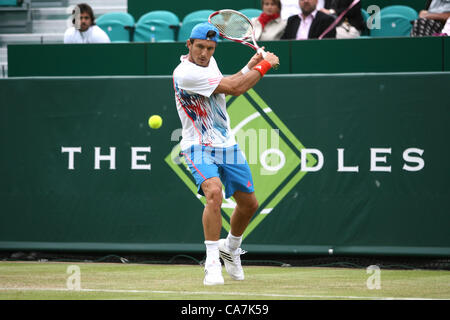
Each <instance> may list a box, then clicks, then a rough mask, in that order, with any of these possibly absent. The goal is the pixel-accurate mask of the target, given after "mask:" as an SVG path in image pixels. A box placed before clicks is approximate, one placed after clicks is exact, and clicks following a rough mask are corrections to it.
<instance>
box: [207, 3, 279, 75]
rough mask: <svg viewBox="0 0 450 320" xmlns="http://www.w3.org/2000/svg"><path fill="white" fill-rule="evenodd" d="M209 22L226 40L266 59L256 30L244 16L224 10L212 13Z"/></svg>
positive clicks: (233, 11) (237, 12)
mask: <svg viewBox="0 0 450 320" xmlns="http://www.w3.org/2000/svg"><path fill="white" fill-rule="evenodd" d="M208 22H209V23H211V24H213V25H214V26H215V27H216V28H217V29H218V30H219V33H220V35H221V36H222V37H224V38H225V39H228V40H231V41H234V42H238V43H242V44H243V45H246V46H247V47H250V48H252V49H253V50H255V51H256V52H258V53H259V54H262V56H263V58H265V57H266V55H267V52H265V51H264V50H263V49H261V48H260V47H259V46H258V44H257V43H256V40H255V29H254V27H253V24H252V22H251V21H250V19H249V18H247V17H246V16H245V15H244V14H242V13H240V12H239V11H235V10H231V9H223V10H219V11H216V12H214V13H212V14H211V15H210V16H209V18H208ZM248 40H251V41H252V42H253V44H251V43H250V42H248ZM278 66H279V64H277V65H275V66H273V68H274V69H278Z"/></svg>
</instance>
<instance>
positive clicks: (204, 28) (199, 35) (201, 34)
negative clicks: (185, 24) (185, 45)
mask: <svg viewBox="0 0 450 320" xmlns="http://www.w3.org/2000/svg"><path fill="white" fill-rule="evenodd" d="M209 31H215V32H216V35H215V36H214V37H207V36H206V35H207V34H208V32H209ZM190 39H200V40H211V41H215V42H217V41H219V30H218V29H217V28H216V27H215V26H213V25H212V24H211V23H209V22H202V23H199V24H197V25H196V26H195V27H194V28H193V29H192V32H191V36H190Z"/></svg>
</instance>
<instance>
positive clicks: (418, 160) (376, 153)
mask: <svg viewBox="0 0 450 320" xmlns="http://www.w3.org/2000/svg"><path fill="white" fill-rule="evenodd" d="M94 149H95V153H94V154H95V164H94V168H95V170H100V169H101V166H100V164H101V162H102V161H107V162H109V170H116V149H117V148H116V147H109V154H102V152H101V148H100V147H95V148H94ZM250 150H253V149H250ZM130 151H131V170H151V164H150V161H149V159H148V154H149V153H150V152H151V147H150V146H146V147H130V150H129V151H128V152H130ZM178 152H179V149H178V150H177V149H176V148H173V150H172V153H171V154H172V159H173V161H174V162H175V163H176V164H177V165H178V164H181V162H180V161H179V158H180V157H179V156H178ZM424 152H425V151H424V150H423V149H419V148H414V147H412V148H407V149H405V150H404V151H403V161H404V163H403V164H402V169H403V170H405V171H408V172H417V171H421V170H423V169H424V168H425V160H424V159H423V157H422V156H423V154H424ZM61 153H62V154H64V153H67V154H68V162H67V163H68V165H67V169H68V170H75V165H76V164H75V153H79V154H80V155H81V154H82V147H61ZM142 153H144V154H142ZM300 153H301V155H300V157H301V161H300V170H301V171H305V172H318V171H320V170H322V169H323V166H324V162H325V157H324V155H323V153H322V151H320V150H319V149H313V148H304V149H301V150H300ZM391 154H392V148H370V171H371V172H392V166H391V165H390V164H389V162H388V157H387V155H391ZM337 155H338V156H337V172H359V164H353V165H351V166H350V165H346V164H345V149H344V148H338V149H337ZM308 156H312V157H314V158H315V159H316V160H317V162H316V163H315V164H314V165H311V163H308V161H307V160H308ZM250 157H251V156H250ZM272 158H273V159H272ZM257 159H258V161H255V163H253V164H260V165H261V168H262V169H263V170H265V172H267V174H269V173H270V174H272V173H273V172H275V173H276V172H277V171H278V170H280V169H281V168H282V167H283V166H284V165H285V164H286V163H287V162H288V161H291V160H290V159H288V158H287V157H286V156H285V154H284V153H283V152H282V151H281V149H279V148H271V149H267V150H265V151H264V152H262V153H261V154H260V155H259V157H258V158H257ZM275 160H276V161H275Z"/></svg>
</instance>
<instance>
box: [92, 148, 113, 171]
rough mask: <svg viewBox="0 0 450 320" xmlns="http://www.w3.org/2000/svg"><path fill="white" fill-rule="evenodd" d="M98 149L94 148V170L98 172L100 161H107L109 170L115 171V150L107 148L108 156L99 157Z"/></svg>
mask: <svg viewBox="0 0 450 320" xmlns="http://www.w3.org/2000/svg"><path fill="white" fill-rule="evenodd" d="M100 150H101V148H100V147H95V170H100V161H109V169H110V170H116V148H115V147H109V154H107V155H101V154H100Z"/></svg>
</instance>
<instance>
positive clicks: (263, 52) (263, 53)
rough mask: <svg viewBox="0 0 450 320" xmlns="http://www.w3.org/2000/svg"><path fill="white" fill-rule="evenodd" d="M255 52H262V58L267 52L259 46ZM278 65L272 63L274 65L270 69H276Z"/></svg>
mask: <svg viewBox="0 0 450 320" xmlns="http://www.w3.org/2000/svg"><path fill="white" fill-rule="evenodd" d="M256 52H257V53H259V54H262V56H263V58H265V57H266V56H267V52H265V51H264V50H263V49H261V48H258V50H256ZM279 66H280V65H279V64H276V65H274V66H273V67H272V69H274V70H277V69H278V67H279Z"/></svg>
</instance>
